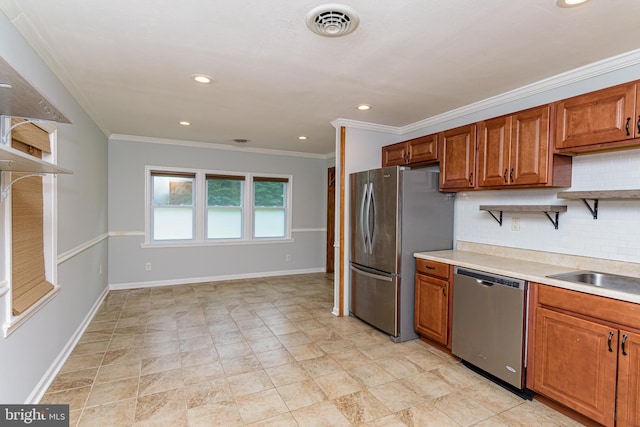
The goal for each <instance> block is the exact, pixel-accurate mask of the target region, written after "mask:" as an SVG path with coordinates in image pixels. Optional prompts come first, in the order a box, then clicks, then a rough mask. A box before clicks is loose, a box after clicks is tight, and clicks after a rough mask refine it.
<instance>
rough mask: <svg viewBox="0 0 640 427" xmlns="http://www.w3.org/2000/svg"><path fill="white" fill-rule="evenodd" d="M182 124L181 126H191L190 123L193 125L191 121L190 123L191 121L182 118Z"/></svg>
mask: <svg viewBox="0 0 640 427" xmlns="http://www.w3.org/2000/svg"><path fill="white" fill-rule="evenodd" d="M180 125H181V126H190V125H191V123H190V122H188V121H186V120H182V121H181V122H180Z"/></svg>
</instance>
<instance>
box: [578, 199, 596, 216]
mask: <svg viewBox="0 0 640 427" xmlns="http://www.w3.org/2000/svg"><path fill="white" fill-rule="evenodd" d="M580 200H582V203H584V205H585V206H586V207H587V209H589V212H591V215H592V216H593V219H598V199H580ZM587 200H593V207H591V205H590V204H589V202H587Z"/></svg>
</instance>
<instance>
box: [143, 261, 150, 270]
mask: <svg viewBox="0 0 640 427" xmlns="http://www.w3.org/2000/svg"><path fill="white" fill-rule="evenodd" d="M144 269H145V271H151V263H150V262H146V263H145V264H144Z"/></svg>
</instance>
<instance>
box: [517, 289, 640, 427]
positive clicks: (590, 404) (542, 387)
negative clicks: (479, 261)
mask: <svg viewBox="0 0 640 427" xmlns="http://www.w3.org/2000/svg"><path fill="white" fill-rule="evenodd" d="M537 286H538V289H537V290H536V291H537V292H534V298H535V299H536V300H537V301H536V302H535V303H534V312H533V317H534V320H533V322H532V323H530V331H531V330H532V337H530V345H531V344H533V345H532V346H531V347H532V348H531V347H530V351H532V354H530V362H531V360H533V366H532V367H533V381H532V383H530V384H528V385H529V387H530V388H532V389H533V390H534V391H535V392H537V393H540V394H542V395H544V396H546V397H548V398H550V399H553V400H555V401H557V402H558V403H561V404H563V405H565V406H567V407H569V408H571V409H573V410H575V411H577V412H579V413H580V414H582V415H584V416H586V417H589V418H591V419H593V420H595V421H597V422H598V423H600V424H603V425H605V426H613V425H614V424H615V425H616V426H619V427H620V426H640V409H639V405H640V333H639V331H634V330H633V329H631V328H627V327H626V326H625V324H629V323H630V324H632V325H633V326H635V327H638V326H639V325H640V324H639V323H637V320H638V319H637V318H638V317H640V307H638V305H637V304H632V303H627V302H623V301H617V300H612V299H609V298H604V297H598V296H594V295H589V294H584V293H581V292H575V291H569V290H566V289H560V288H554V287H550V286H546V285H537ZM536 294H537V296H536ZM529 366H530V367H531V363H530V364H529ZM529 374H531V372H530V373H529ZM616 403H617V407H616ZM616 418H617V421H616Z"/></svg>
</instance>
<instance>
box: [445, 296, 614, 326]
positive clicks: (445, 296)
mask: <svg viewBox="0 0 640 427" xmlns="http://www.w3.org/2000/svg"><path fill="white" fill-rule="evenodd" d="M442 296H443V297H446V296H447V285H442ZM625 337H626V335H625Z"/></svg>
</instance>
